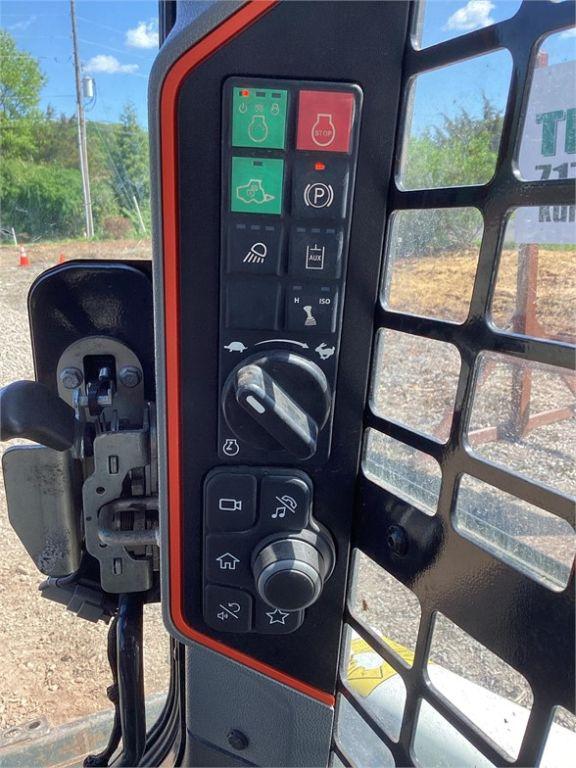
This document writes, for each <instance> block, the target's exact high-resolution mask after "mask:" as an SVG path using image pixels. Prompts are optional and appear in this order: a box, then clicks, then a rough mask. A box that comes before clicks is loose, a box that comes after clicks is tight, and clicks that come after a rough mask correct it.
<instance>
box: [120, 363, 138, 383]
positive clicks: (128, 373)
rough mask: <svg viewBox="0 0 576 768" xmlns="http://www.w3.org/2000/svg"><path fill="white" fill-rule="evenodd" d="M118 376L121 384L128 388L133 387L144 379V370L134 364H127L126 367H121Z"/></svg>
mask: <svg viewBox="0 0 576 768" xmlns="http://www.w3.org/2000/svg"><path fill="white" fill-rule="evenodd" d="M118 377H119V379H120V383H121V384H123V385H124V386H125V387H128V389H133V388H134V387H137V386H138V384H140V382H141V381H142V371H141V370H140V369H139V368H136V366H134V365H125V366H124V368H121V369H120V373H119V374H118Z"/></svg>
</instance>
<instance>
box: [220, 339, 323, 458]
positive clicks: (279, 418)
mask: <svg viewBox="0 0 576 768" xmlns="http://www.w3.org/2000/svg"><path fill="white" fill-rule="evenodd" d="M330 403H331V398H330V389H329V387H328V381H327V379H326V376H325V375H324V373H323V371H322V370H321V369H320V368H319V367H318V366H317V365H316V364H315V363H313V362H312V361H311V360H307V359H306V358H304V357H301V356H300V355H295V354H293V353H292V352H287V351H280V350H276V351H273V352H270V353H268V354H265V355H258V356H255V357H252V358H249V359H248V360H246V361H245V362H244V363H242V364H241V365H239V366H237V367H236V368H235V369H234V370H233V371H232V373H231V374H230V376H229V377H228V380H227V381H226V384H225V385H224V391H223V409H224V415H225V417H226V421H227V423H228V426H229V427H230V429H231V430H232V432H233V433H234V434H235V435H236V436H237V437H239V438H240V439H242V440H244V441H246V442H247V443H249V444H250V445H252V446H253V447H255V448H260V449H261V450H264V451H272V452H281V451H284V452H287V453H289V454H290V455H292V456H295V457H297V458H299V459H308V458H310V457H311V456H313V455H314V454H315V453H316V447H317V442H318V433H319V432H320V430H321V429H322V427H323V426H324V424H325V423H326V420H327V418H328V414H329V413H330Z"/></svg>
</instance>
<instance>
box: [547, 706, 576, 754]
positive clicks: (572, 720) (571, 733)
mask: <svg viewBox="0 0 576 768" xmlns="http://www.w3.org/2000/svg"><path fill="white" fill-rule="evenodd" d="M575 749H576V717H575V716H574V715H573V714H572V712H569V711H568V710H567V709H564V707H555V708H554V718H553V720H552V723H551V724H550V730H549V731H548V736H547V738H546V744H545V746H544V752H543V753H542V757H541V758H540V762H539V764H538V765H539V768H556V766H558V765H562V764H563V763H564V761H565V756H566V755H571V754H573V752H574V750H575Z"/></svg>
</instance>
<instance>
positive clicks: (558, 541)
mask: <svg viewBox="0 0 576 768" xmlns="http://www.w3.org/2000/svg"><path fill="white" fill-rule="evenodd" d="M454 520H455V523H456V527H457V529H458V530H459V531H460V533H462V534H463V535H464V536H466V537H467V538H469V539H471V540H472V541H474V542H476V543H477V544H478V545H479V546H481V547H483V548H484V549H487V550H488V551H489V552H492V553H493V554H495V555H496V557H499V558H500V559H501V560H505V561H506V562H508V563H510V564H511V565H513V566H514V567H516V568H518V569H520V570H521V571H523V572H525V573H527V574H528V576H530V577H531V578H533V579H535V580H536V581H539V582H541V583H542V584H544V585H545V586H547V587H550V588H551V589H564V587H566V585H567V584H568V580H569V579H570V571H571V568H572V563H573V561H574V551H575V548H576V535H575V533H574V529H573V527H572V526H571V525H570V523H568V522H566V520H563V519H562V518H560V517H557V516H556V515H552V514H550V512H546V511H545V510H543V509H541V508H540V507H535V506H534V505H533V504H529V503H528V502H527V501H522V500H521V499H518V498H516V497H515V496H512V495H511V494H509V493H505V492H504V491H501V490H499V489H498V488H494V487H493V486H491V485H488V483H484V482H482V481H481V480H478V479H476V478H474V477H470V476H468V475H464V477H463V478H462V480H461V481H460V488H459V490H458V501H457V505H456V515H455V519H454Z"/></svg>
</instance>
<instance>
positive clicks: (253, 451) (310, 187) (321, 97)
mask: <svg viewBox="0 0 576 768" xmlns="http://www.w3.org/2000/svg"><path fill="white" fill-rule="evenodd" d="M360 108H361V92H360V89H359V88H358V87H356V86H353V85H346V84H343V83H314V82H295V81H290V80H252V79H248V80H245V79H242V80H241V79H238V78H229V79H228V80H227V82H226V83H225V86H224V93H223V115H224V121H223V126H222V218H221V221H222V231H221V243H222V250H221V260H220V265H221V267H220V270H221V271H220V276H221V277H220V280H221V283H220V347H219V357H220V366H219V368H220V390H221V393H222V410H221V415H220V420H219V453H220V457H221V459H223V460H224V461H227V462H230V461H231V462H233V463H237V462H238V461H257V462H262V461H265V462H269V461H270V457H273V459H274V460H277V461H280V462H286V463H300V462H313V463H317V464H321V463H324V462H325V461H326V459H327V457H328V454H329V451H330V431H331V430H330V427H331V414H332V393H333V390H334V386H335V380H336V371H337V363H338V351H339V340H340V325H341V318H342V310H343V306H344V283H345V275H346V262H347V258H348V239H349V230H350V213H351V204H352V197H353V192H354V179H355V166H356V153H357V140H358V125H359V119H360Z"/></svg>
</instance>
